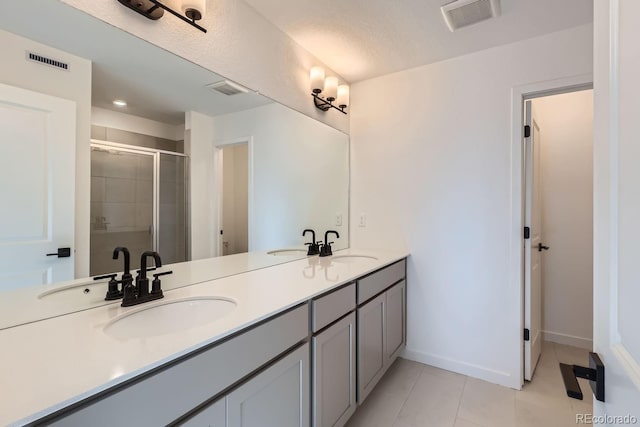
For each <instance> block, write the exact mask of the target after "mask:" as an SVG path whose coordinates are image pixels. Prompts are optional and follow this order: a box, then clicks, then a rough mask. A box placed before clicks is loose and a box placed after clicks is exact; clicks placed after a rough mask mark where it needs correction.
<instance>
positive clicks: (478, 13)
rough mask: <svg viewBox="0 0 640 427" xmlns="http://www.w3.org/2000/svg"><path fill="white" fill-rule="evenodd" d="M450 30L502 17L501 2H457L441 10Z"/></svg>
mask: <svg viewBox="0 0 640 427" xmlns="http://www.w3.org/2000/svg"><path fill="white" fill-rule="evenodd" d="M440 10H441V11H442V16H443V17H444V20H445V22H446V23H447V26H448V27H449V30H451V31H455V30H457V29H458V28H462V27H466V26H469V25H473V24H476V23H478V22H481V21H485V20H487V19H490V18H495V17H498V16H500V0H456V1H454V2H451V3H448V4H445V5H444V6H442V7H441V8H440Z"/></svg>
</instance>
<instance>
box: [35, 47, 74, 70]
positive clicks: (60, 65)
mask: <svg viewBox="0 0 640 427" xmlns="http://www.w3.org/2000/svg"><path fill="white" fill-rule="evenodd" d="M26 57H27V60H28V61H33V62H38V63H40V64H44V65H48V66H50V67H53V68H57V69H59V70H67V71H69V64H67V63H66V62H62V61H58V60H56V59H52V58H47V57H46V56H42V55H38V54H37V53H34V52H29V51H27V52H26Z"/></svg>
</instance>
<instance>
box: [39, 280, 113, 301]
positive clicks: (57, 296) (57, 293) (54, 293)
mask: <svg viewBox="0 0 640 427" xmlns="http://www.w3.org/2000/svg"><path fill="white" fill-rule="evenodd" d="M107 283H108V281H107V280H101V281H91V282H86V283H78V284H74V285H67V286H63V287H60V288H57V289H51V290H49V291H46V292H43V293H41V294H40V295H38V299H39V300H43V301H47V302H52V303H68V302H69V301H70V300H73V301H83V302H86V303H89V304H92V303H99V302H104V297H105V295H106V294H107V286H108V285H107Z"/></svg>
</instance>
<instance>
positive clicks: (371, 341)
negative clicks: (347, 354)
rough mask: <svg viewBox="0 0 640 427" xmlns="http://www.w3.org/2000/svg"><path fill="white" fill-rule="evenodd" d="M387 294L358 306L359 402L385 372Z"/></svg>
mask: <svg viewBox="0 0 640 427" xmlns="http://www.w3.org/2000/svg"><path fill="white" fill-rule="evenodd" d="M386 305H387V300H386V294H380V295H379V296H377V297H376V298H374V299H373V300H371V301H369V302H368V303H366V304H364V305H363V306H361V307H359V308H358V402H359V403H362V402H363V401H364V399H365V398H366V397H367V396H368V395H369V393H370V392H371V390H373V388H374V387H375V386H376V384H377V383H378V380H380V378H381V377H382V375H383V374H384V367H385V360H386V356H385V347H384V329H385V326H384V324H385V319H384V314H385V313H384V312H385V307H386Z"/></svg>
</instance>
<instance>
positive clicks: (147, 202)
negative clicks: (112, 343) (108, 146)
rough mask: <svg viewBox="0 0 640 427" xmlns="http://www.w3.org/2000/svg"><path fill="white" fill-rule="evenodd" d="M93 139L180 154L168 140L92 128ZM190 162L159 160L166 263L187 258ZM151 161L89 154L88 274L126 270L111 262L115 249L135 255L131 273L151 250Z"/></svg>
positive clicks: (162, 244)
mask: <svg viewBox="0 0 640 427" xmlns="http://www.w3.org/2000/svg"><path fill="white" fill-rule="evenodd" d="M92 138H93V139H99V140H108V141H110V142H118V143H122V144H128V145H136V146H140V147H146V148H154V149H160V150H166V151H174V152H175V151H177V150H179V149H182V147H183V142H182V141H170V140H165V139H162V138H155V137H151V136H147V135H142V134H136V133H132V132H126V131H120V130H117V129H110V128H104V127H99V126H93V129H92ZM185 167H186V159H185V158H183V157H177V156H172V155H165V154H162V155H161V156H160V181H159V185H160V188H159V190H160V200H159V202H160V205H159V217H160V218H159V224H158V229H159V230H158V231H159V241H160V247H159V248H158V251H159V252H160V254H161V255H162V258H163V261H164V263H171V262H180V261H185V260H186V259H187V258H186V255H187V254H186V250H187V246H186V213H185V212H186V194H185V184H186V183H185ZM152 225H153V157H152V156H145V155H140V154H133V153H122V154H113V153H109V152H107V151H99V150H92V155H91V248H90V250H91V260H90V274H91V275H97V274H104V273H109V272H114V271H119V270H122V261H121V260H120V261H114V260H112V259H111V258H112V251H113V248H114V247H116V246H126V247H127V248H129V250H130V252H131V255H132V256H131V264H132V268H138V267H139V258H140V256H139V255H140V254H141V253H142V252H144V251H146V250H151V249H153V236H152V232H151V230H152Z"/></svg>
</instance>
